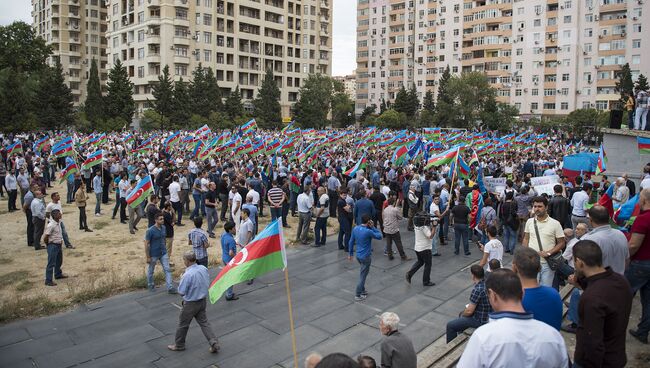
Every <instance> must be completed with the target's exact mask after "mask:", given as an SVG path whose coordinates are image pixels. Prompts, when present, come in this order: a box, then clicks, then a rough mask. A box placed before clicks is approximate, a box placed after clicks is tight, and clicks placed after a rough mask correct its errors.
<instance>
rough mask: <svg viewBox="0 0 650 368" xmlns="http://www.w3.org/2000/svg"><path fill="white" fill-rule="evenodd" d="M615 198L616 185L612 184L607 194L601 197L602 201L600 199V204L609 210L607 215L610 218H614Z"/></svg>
mask: <svg viewBox="0 0 650 368" xmlns="http://www.w3.org/2000/svg"><path fill="white" fill-rule="evenodd" d="M601 183H602V182H601ZM613 197H614V184H610V185H609V187H608V188H607V191H605V193H603V195H602V196H600V199H598V204H599V205H601V206H603V207H605V208H606V209H607V213H608V214H609V217H610V218H612V217H613V216H614V204H613V203H612V198H613Z"/></svg>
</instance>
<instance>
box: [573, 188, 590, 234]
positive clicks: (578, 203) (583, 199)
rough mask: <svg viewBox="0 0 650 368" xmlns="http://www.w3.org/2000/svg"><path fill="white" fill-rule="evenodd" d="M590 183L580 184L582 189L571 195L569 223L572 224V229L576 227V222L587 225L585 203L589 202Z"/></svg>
mask: <svg viewBox="0 0 650 368" xmlns="http://www.w3.org/2000/svg"><path fill="white" fill-rule="evenodd" d="M591 189H592V185H591V184H589V183H584V184H582V190H581V191H579V192H576V193H574V194H573V196H572V197H571V207H573V210H572V211H571V224H572V225H573V230H575V229H576V225H578V224H586V225H587V226H589V220H588V219H587V212H586V211H587V205H588V204H589V197H591Z"/></svg>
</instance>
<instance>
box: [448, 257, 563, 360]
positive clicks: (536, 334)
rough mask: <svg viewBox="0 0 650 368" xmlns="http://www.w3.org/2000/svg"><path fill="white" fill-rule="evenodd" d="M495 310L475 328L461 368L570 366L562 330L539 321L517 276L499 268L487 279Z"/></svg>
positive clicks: (489, 295)
mask: <svg viewBox="0 0 650 368" xmlns="http://www.w3.org/2000/svg"><path fill="white" fill-rule="evenodd" d="M485 287H486V288H487V291H488V298H489V300H490V304H491V305H492V308H493V309H494V313H491V314H490V323H487V324H485V325H483V326H481V327H479V328H477V329H476V331H474V333H472V337H470V339H469V342H468V343H467V346H466V347H465V350H464V351H463V355H462V356H461V357H460V361H459V362H458V365H457V367H458V368H474V367H521V366H522V362H525V366H526V367H536V368H567V367H568V366H569V357H568V355H567V350H566V346H565V344H564V338H563V337H562V335H560V333H559V332H558V331H557V330H555V329H554V328H552V327H551V326H549V325H547V324H546V323H543V322H540V321H537V320H536V319H534V318H533V315H532V314H529V313H526V311H525V310H524V308H523V306H522V305H521V299H522V297H523V290H522V287H521V281H520V280H519V277H517V275H516V274H515V273H514V272H513V271H511V270H509V269H507V268H500V269H498V270H496V271H494V272H492V273H491V274H490V277H488V278H487V280H486V281H485Z"/></svg>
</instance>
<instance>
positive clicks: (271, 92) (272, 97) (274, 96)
mask: <svg viewBox="0 0 650 368" xmlns="http://www.w3.org/2000/svg"><path fill="white" fill-rule="evenodd" d="M253 108H254V110H253V116H255V121H256V122H257V124H258V125H259V126H260V128H266V129H273V128H278V127H279V126H280V124H281V122H282V108H281V106H280V89H279V88H278V84H277V83H276V82H275V76H274V75H273V69H271V68H269V69H267V71H266V75H265V76H264V80H263V81H262V86H261V87H260V89H259V91H258V92H257V98H256V99H255V100H254V101H253Z"/></svg>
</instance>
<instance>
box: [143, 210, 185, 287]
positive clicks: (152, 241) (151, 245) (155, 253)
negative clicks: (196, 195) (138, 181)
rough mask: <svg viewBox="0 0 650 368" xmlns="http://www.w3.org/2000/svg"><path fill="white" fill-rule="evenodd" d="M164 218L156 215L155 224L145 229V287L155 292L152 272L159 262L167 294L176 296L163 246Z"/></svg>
mask: <svg viewBox="0 0 650 368" xmlns="http://www.w3.org/2000/svg"><path fill="white" fill-rule="evenodd" d="M164 223H165V218H164V216H163V214H162V213H158V214H157V215H156V223H155V224H154V225H153V226H152V227H150V228H149V229H147V233H146V234H145V237H144V254H145V257H146V259H147V264H148V265H149V268H148V269H147V287H148V288H149V291H155V284H154V280H153V272H154V269H155V267H156V263H158V261H160V264H161V265H162V268H163V271H164V272H165V282H166V284H167V292H168V293H170V294H176V293H177V291H176V289H175V288H174V284H173V283H172V271H171V268H169V256H168V255H167V248H166V244H165V236H166V232H165V227H164V226H163V224H164Z"/></svg>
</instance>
